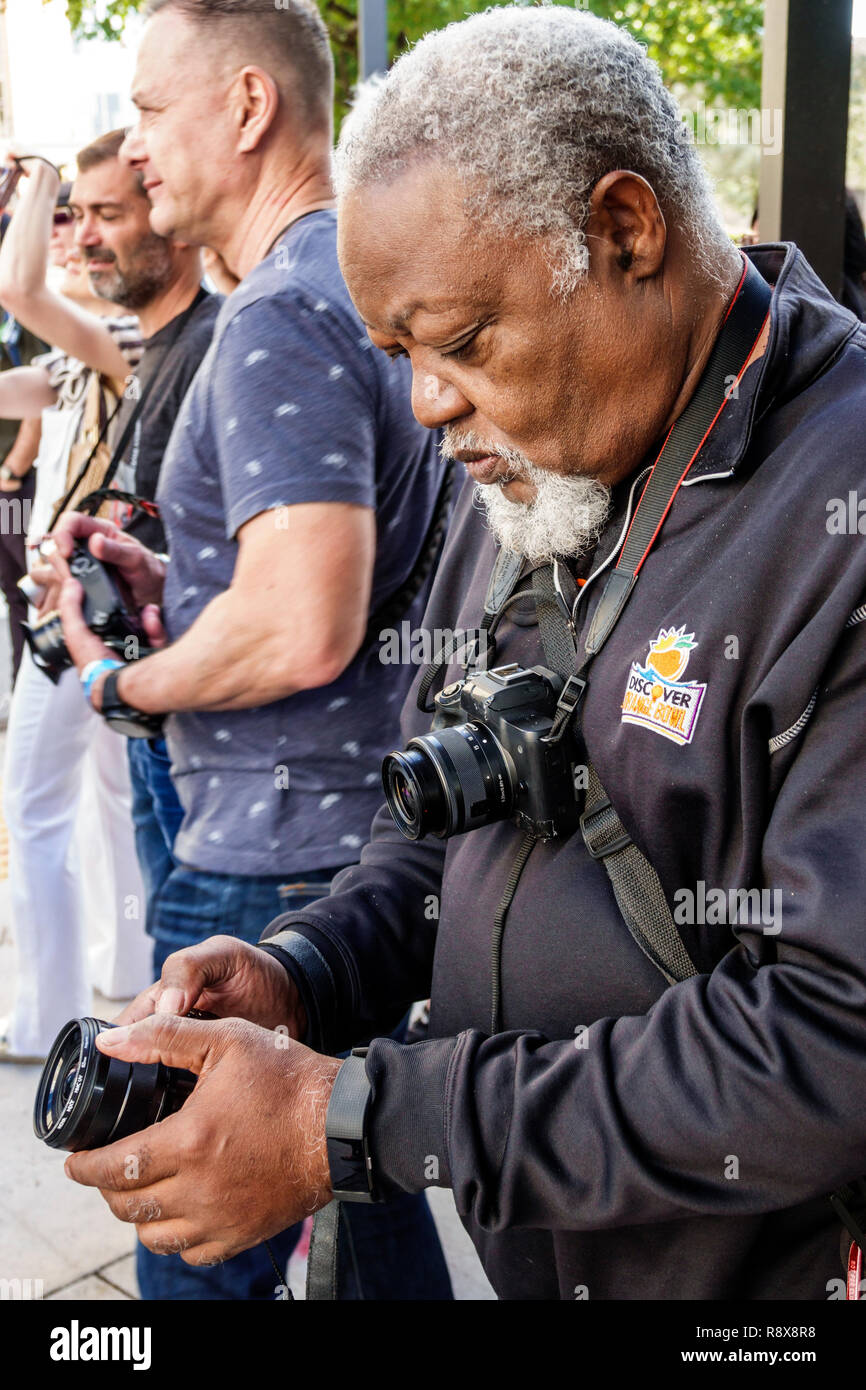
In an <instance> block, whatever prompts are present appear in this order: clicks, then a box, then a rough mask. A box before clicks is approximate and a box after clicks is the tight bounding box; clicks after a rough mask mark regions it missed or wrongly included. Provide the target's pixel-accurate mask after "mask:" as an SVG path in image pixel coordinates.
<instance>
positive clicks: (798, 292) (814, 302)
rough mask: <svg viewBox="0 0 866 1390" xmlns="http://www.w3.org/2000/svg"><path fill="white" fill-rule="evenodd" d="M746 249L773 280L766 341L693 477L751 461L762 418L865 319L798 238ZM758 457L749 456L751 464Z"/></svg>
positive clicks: (727, 473)
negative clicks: (836, 293)
mask: <svg viewBox="0 0 866 1390" xmlns="http://www.w3.org/2000/svg"><path fill="white" fill-rule="evenodd" d="M743 254H744V255H745V256H747V257H748V259H749V260H750V261H751V263H752V265H753V266H754V267H755V269H756V270H757V271H758V272H759V273H760V274H761V275H762V276H763V278H764V280H766V281H767V283H768V284H769V285H772V286H773V296H772V299H771V300H770V331H769V337H768V341H767V347H766V351H765V352H764V355H763V356H762V357H760V358H758V359H757V361H755V362H753V363H752V365H751V366H750V367H749V368H748V369H747V370H746V372H745V373H744V374H743V377H742V379H741V380H740V383H739V387H738V391H737V395H736V396H735V397H732V398H731V399H730V400H729V402H728V404H727V406H726V408H725V410H724V411H723V412H722V414H721V416H720V418H719V422H718V424H717V425H716V428H715V429H714V430H713V432H712V434H711V435H710V437H709V439H708V440H707V442H706V444H705V445H704V447H703V449H702V450H701V453H700V456H699V457H698V458H697V459H696V460H695V463H694V464H693V466H692V468H691V470H690V472H689V478H688V480H687V485H691V484H693V483H697V482H700V481H701V480H703V479H709V478H719V477H722V478H724V477H734V476H735V475H736V473H737V471H738V470H739V469H740V468H741V467H742V466H743V465H744V464H745V462H746V459H747V456H748V452H749V443H750V440H751V435H752V429H753V427H754V424H755V422H756V420H759V419H760V418H761V417H762V416H764V415H766V414H767V412H768V411H769V410H771V409H772V408H773V407H774V406H776V405H778V404H780V403H781V402H782V401H783V400H785V399H788V398H789V397H791V396H794V395H797V394H798V392H800V391H802V390H803V389H804V388H805V387H806V386H807V385H808V384H809V382H810V381H813V380H814V379H815V378H816V377H817V376H820V374H821V372H822V371H823V370H824V369H825V368H826V367H827V366H829V364H830V362H831V361H832V360H833V358H834V357H835V356H836V355H837V353H838V352H839V351H840V349H841V348H842V347H843V346H844V345H845V343H846V342H847V341H848V339H849V338H850V337H852V336H853V334H855V333H856V332H857V331H858V329H859V328H860V321H859V320H858V319H857V318H856V317H855V316H854V315H853V314H852V313H851V312H850V311H849V310H848V309H845V308H843V307H842V305H841V304H839V303H837V301H836V300H835V299H834V298H833V296H832V295H831V293H830V291H829V290H828V289H827V288H826V286H825V285H824V284H823V282H822V281H821V280H819V279H818V276H817V275H816V274H815V272H814V270H813V269H812V267H811V266H810V265H809V262H808V261H807V260H806V257H805V256H804V255H803V253H802V251H799V250H798V249H797V247H796V246H795V245H794V243H793V242H790V241H787V242H784V241H783V242H776V243H770V244H767V245H765V246H750V247H747V248H744V252H743ZM757 462H759V460H754V459H750V460H749V463H750V464H752V465H754V464H756V463H757Z"/></svg>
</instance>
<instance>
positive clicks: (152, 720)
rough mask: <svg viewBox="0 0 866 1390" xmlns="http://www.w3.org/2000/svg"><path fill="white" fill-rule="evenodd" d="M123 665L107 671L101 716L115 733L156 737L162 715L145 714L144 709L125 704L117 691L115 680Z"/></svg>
mask: <svg viewBox="0 0 866 1390" xmlns="http://www.w3.org/2000/svg"><path fill="white" fill-rule="evenodd" d="M123 669H124V668H123V666H122V665H121V666H119V667H116V668H115V669H114V670H112V671H109V673H108V675H107V676H106V677H105V684H104V685H103V687H102V717H103V719H104V720H105V722H106V723H107V724H109V725H111V727H112V728H114V729H115V730H116V732H117V733H121V734H125V735H126V737H127V738H156V737H157V736H158V735H159V734H160V733H161V731H162V722H163V717H164V716H163V715H161V714H146V713H145V712H144V710H140V709H135V708H134V707H133V706H132V705H127V704H126V703H125V702H124V701H123V700H122V699H121V698H120V696H119V695H118V693H117V682H118V680H119V678H120V673H121V671H122V670H123Z"/></svg>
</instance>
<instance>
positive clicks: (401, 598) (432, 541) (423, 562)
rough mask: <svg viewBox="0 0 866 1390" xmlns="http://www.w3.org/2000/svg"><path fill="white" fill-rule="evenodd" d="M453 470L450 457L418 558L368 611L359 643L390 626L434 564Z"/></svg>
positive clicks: (372, 638) (375, 637) (405, 607)
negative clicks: (388, 594)
mask: <svg viewBox="0 0 866 1390" xmlns="http://www.w3.org/2000/svg"><path fill="white" fill-rule="evenodd" d="M454 473H455V463H454V460H453V459H449V460H448V464H447V466H446V469H445V472H444V474H443V475H442V482H441V484H440V487H439V492H438V495H437V497H436V502H435V504H434V507H433V515H432V516H431V518H430V524H429V526H428V527H427V531H426V533H425V535H424V540H423V541H422V542H421V549H420V550H419V552H418V559H417V560H416V561H415V564H414V566H413V568H412V573H411V574H410V575H409V578H408V579H407V580H406V582H405V583H404V584H401V586H400V588H399V589H398V590H397V592H396V594H392V595H391V597H390V598H388V599H386V600H385V602H384V603H381V604H380V605H379V607H378V608H377V609H376V611H375V613H373V614H371V615H370V618H369V621H368V623H367V631H366V633H365V634H364V642H363V646H367V644H368V643H370V642H373V641H375V640H376V639H377V638H378V636H379V633H380V632H381V631H382V629H383V628H387V627H393V626H394V624H395V623H396V622H398V621H399V619H400V618H402V616H403V614H404V613H405V612H406V610H407V609H408V608H410V607H411V606H412V604H413V603H414V601H415V599H416V598H417V597H418V595H419V594H420V592H421V588H422V586H423V584H424V581H425V580H426V578H427V576H428V575H429V574H430V572H431V570H432V569H433V567H434V565H435V564H436V561H437V560H438V558H439V552H440V551H441V549H442V542H443V540H444V538H445V532H446V530H447V527H448V511H449V508H450V506H451V494H452V493H453V491H454Z"/></svg>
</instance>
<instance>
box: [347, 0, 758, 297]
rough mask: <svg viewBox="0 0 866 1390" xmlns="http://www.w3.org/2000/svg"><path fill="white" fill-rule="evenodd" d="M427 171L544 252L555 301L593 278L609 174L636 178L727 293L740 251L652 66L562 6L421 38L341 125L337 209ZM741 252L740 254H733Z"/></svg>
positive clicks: (607, 26) (485, 19) (506, 13)
mask: <svg viewBox="0 0 866 1390" xmlns="http://www.w3.org/2000/svg"><path fill="white" fill-rule="evenodd" d="M419 159H429V160H437V161H441V162H443V163H444V164H445V165H446V166H448V167H450V168H453V169H454V171H455V173H456V174H457V175H458V176H459V177H460V178H461V179H462V180H464V181H465V182H466V183H467V184H469V185H471V186H472V189H473V191H472V193H471V194H470V195H469V196H468V198H467V199H466V200H465V202H464V210H465V212H466V214H467V215H468V216H471V217H473V218H474V219H475V220H477V221H478V223H479V224H481V225H485V226H487V227H489V228H491V229H492V230H495V231H503V232H509V231H510V232H511V233H512V234H514V233H517V234H522V235H526V236H532V237H543V238H545V239H546V240H547V243H548V244H547V248H546V249H547V254H548V257H549V260H550V265H551V271H552V276H553V278H552V289H553V291H554V292H555V293H558V294H561V295H563V296H566V295H568V294H570V293H571V291H572V290H573V289H574V288H575V287H576V285H577V284H578V283H579V282H580V280H582V279H583V277H584V276H585V274H586V272H587V269H588V266H589V252H588V248H587V244H586V235H585V226H586V222H587V219H588V216H589V195H590V193H591V190H592V189H593V187H594V186H595V184H596V183H597V182H598V180H599V179H600V178H601V177H602V176H603V175H604V174H606V173H608V172H609V171H611V170H613V169H628V170H631V171H632V172H634V173H637V174H641V175H642V176H643V177H644V178H645V179H646V180H647V182H648V183H650V184H651V185H652V187H653V189H654V190H655V193H656V196H657V198H658V200H659V204H660V206H661V208H662V211H663V212H664V214H665V217H666V218H667V219H668V220H669V221H670V220H673V221H674V222H675V223H676V224H677V226H678V227H679V229H680V230H681V231H682V233H683V234H684V236H685V238H686V241H687V244H688V245H689V249H690V251H691V253H692V255H693V257H694V258H695V259H696V260H697V262H698V263H699V265H700V266H702V267H703V269H704V270H705V272H706V273H707V275H708V277H709V278H710V279H711V280H715V281H716V282H717V283H719V284H720V285H721V284H723V283H724V277H725V271H726V270H728V271H729V269H730V266H731V257H732V252H733V247H732V245H731V242H730V240H729V239H728V237H727V234H726V233H725V230H724V228H723V226H722V224H721V221H720V218H719V215H718V212H717V210H716V208H715V205H714V203H713V199H712V193H711V189H710V183H709V179H708V177H707V175H706V173H705V172H704V169H703V166H702V165H701V163H700V160H699V158H698V155H697V153H696V151H695V149H694V147H693V146H692V145H691V144H690V143H689V140H688V136H687V132H686V128H685V126H684V124H683V121H682V119H681V118H680V115H679V111H678V108H677V104H676V102H675V100H674V98H673V97H672V96H671V94H670V93H669V92H668V91H667V90H666V89H665V87H664V85H663V84H662V79H661V73H660V71H659V68H658V66H657V65H656V64H655V63H654V62H652V61H651V60H650V59H649V58H648V57H647V55H646V52H645V51H644V49H643V48H641V46H640V45H639V44H638V43H636V42H635V40H634V39H632V38H631V37H630V35H628V34H627V33H626V32H625V30H623V29H620V28H618V27H617V25H615V24H613V23H610V22H609V21H607V20H602V19H598V18H596V17H595V16H593V15H590V14H587V13H585V12H583V11H579V10H569V9H566V8H564V7H563V6H559V5H545V6H542V7H541V8H531V9H527V8H525V7H524V6H519V5H509V6H502V7H499V8H493V9H489V10H486V11H484V12H483V13H481V14H476V15H473V16H471V17H470V18H469V19H464V20H461V21H459V22H458V23H454V24H449V25H448V26H447V28H445V29H442V30H439V31H438V32H435V33H431V34H427V35H426V36H425V37H424V38H423V39H421V40H420V42H419V43H418V44H416V45H415V47H414V48H413V49H412V50H411V51H410V52H409V53H406V54H404V56H403V57H401V58H400V59H399V60H398V61H397V62H396V63H395V64H394V66H393V67H392V68H391V70H390V72H389V73H388V75H387V77H385V78H384V79H380V80H378V81H376V82H373V83H367V84H365V87H364V88H363V89H361V90H359V96H358V100H357V102H356V105H355V106H354V107H353V109H352V111H351V112H350V113H349V115H348V116H347V118H346V120H345V121H344V123H343V129H342V131H341V134H340V140H339V144H338V146H337V151H336V158H335V177H336V183H337V193H338V197H340V198H343V197H345V196H346V194H347V193H349V192H350V191H351V190H352V189H353V188H356V187H358V186H360V185H363V184H368V183H376V182H380V181H388V180H390V179H392V178H394V177H396V176H398V175H399V174H400V173H401V172H402V171H403V170H405V169H407V168H408V167H410V165H413V164H417V162H418V161H419ZM734 254H735V253H734Z"/></svg>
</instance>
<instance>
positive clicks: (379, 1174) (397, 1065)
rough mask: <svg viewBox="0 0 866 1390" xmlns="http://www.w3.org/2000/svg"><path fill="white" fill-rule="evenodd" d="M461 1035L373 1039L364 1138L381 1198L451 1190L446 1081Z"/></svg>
mask: <svg viewBox="0 0 866 1390" xmlns="http://www.w3.org/2000/svg"><path fill="white" fill-rule="evenodd" d="M462 1040H463V1035H462V1034H461V1036H460V1037H457V1038H437V1039H435V1040H433V1041H430V1042H418V1043H412V1044H411V1045H406V1044H403V1043H397V1042H394V1041H393V1040H392V1039H391V1038H376V1039H374V1041H373V1042H371V1043H370V1046H369V1050H368V1052H367V1077H368V1079H369V1081H370V1083H371V1086H372V1100H371V1104H370V1111H369V1115H368V1119H367V1137H368V1142H369V1146H370V1157H371V1160H372V1167H373V1179H374V1182H375V1184H376V1187H377V1190H378V1191H379V1193H380V1195H381V1196H382V1197H385V1198H387V1197H395V1196H397V1195H398V1194H399V1193H401V1192H423V1191H424V1189H425V1188H427V1187H450V1186H451V1164H450V1160H449V1141H448V1132H447V1121H448V1115H449V1107H448V1095H449V1089H450V1079H451V1074H452V1069H453V1065H454V1061H455V1058H456V1057H457V1055H458V1053H459V1050H460V1047H461V1043H462Z"/></svg>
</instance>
